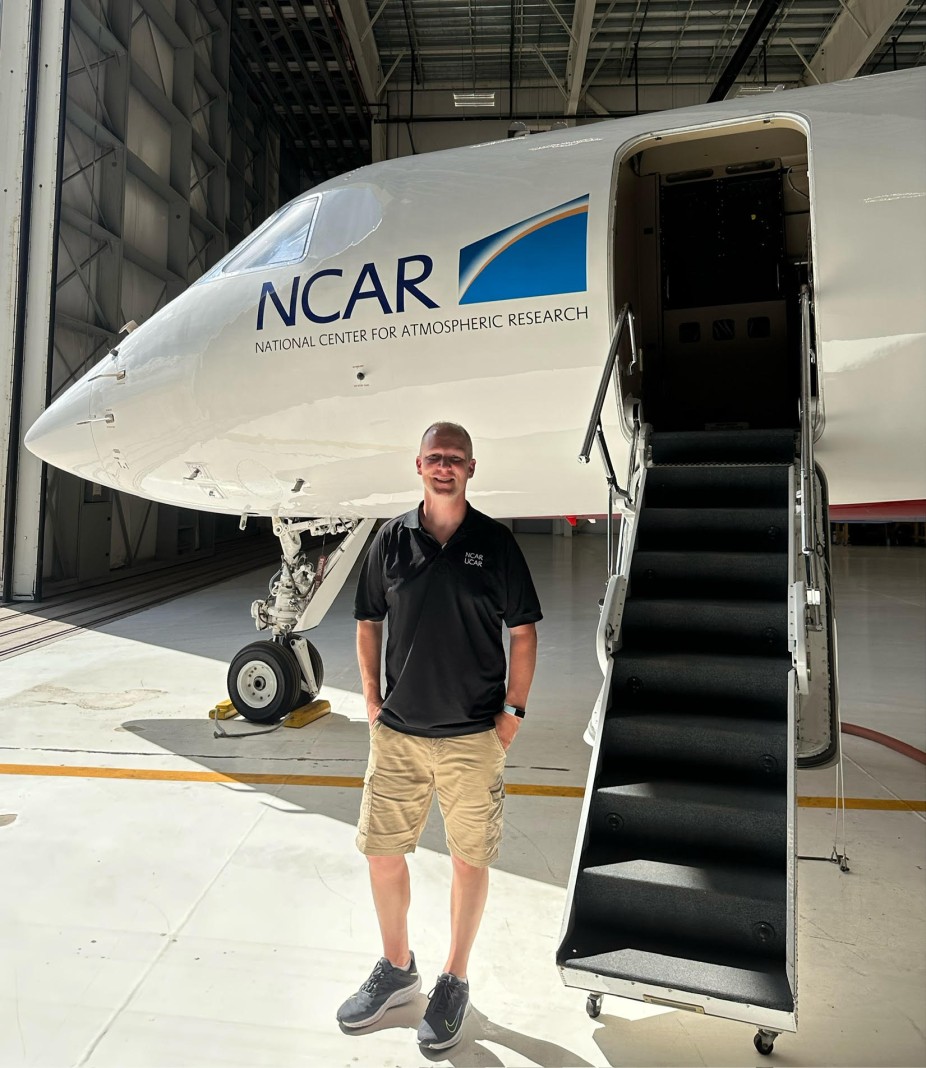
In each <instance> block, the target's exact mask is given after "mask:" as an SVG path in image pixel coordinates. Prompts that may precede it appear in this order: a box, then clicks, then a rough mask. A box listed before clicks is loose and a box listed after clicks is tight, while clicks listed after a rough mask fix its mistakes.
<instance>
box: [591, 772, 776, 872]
mask: <svg viewBox="0 0 926 1068" xmlns="http://www.w3.org/2000/svg"><path fill="white" fill-rule="evenodd" d="M626 779H627V781H611V782H600V783H599V784H598V785H597V786H596V787H595V791H594V793H593V795H592V802H591V808H590V812H589V821H588V827H589V834H590V838H589V845H588V847H587V848H588V851H589V855H591V853H592V852H594V851H597V850H599V849H600V850H602V851H608V850H610V851H612V852H613V853H614V855H615V856H616V855H617V854H618V853H619V854H624V853H627V852H637V853H642V854H643V855H646V856H652V855H653V853H654V852H655V853H658V854H659V855H660V856H664V855H670V856H671V857H672V859H673V860H674V859H678V860H681V859H683V858H684V857H686V856H687V857H699V858H701V859H705V858H707V857H712V858H715V859H718V858H721V857H726V858H727V859H728V860H730V861H732V862H735V863H739V864H742V863H748V862H758V863H762V864H768V865H773V864H780V865H782V867H783V865H784V863H785V851H786V848H787V823H788V821H787V796H786V786H785V784H783V783H778V784H774V785H765V786H764V787H755V786H742V785H738V784H737V785H731V784H727V783H718V782H714V783H712V782H679V781H672V780H667V779H654V780H650V781H643V780H642V779H640V778H636V777H634V776H633V772H632V770H630V771H628V773H627V777H626Z"/></svg>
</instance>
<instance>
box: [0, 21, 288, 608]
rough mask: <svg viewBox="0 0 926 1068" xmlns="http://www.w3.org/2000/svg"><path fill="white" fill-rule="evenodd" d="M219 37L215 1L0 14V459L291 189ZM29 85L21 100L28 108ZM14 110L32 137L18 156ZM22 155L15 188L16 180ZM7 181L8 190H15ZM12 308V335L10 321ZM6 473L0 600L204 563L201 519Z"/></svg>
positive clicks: (67, 483) (265, 118)
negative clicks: (2, 342)
mask: <svg viewBox="0 0 926 1068" xmlns="http://www.w3.org/2000/svg"><path fill="white" fill-rule="evenodd" d="M232 17H233V13H232V10H231V3H230V0H214V2H213V0H210V2H209V3H199V2H196V0H131V2H126V0H32V3H31V4H29V5H27V4H20V5H11V4H4V5H3V7H2V8H0V54H2V63H3V70H4V71H8V70H12V71H13V72H14V73H13V74H11V75H8V76H7V78H6V79H4V82H5V83H6V84H4V85H3V89H4V90H5V91H4V94H3V98H4V101H5V102H6V101H9V102H10V103H9V106H6V105H5V106H4V108H3V112H4V116H3V123H4V126H3V127H2V128H0V131H2V134H3V142H2V143H3V144H4V146H12V147H13V151H12V152H11V153H10V155H9V157H7V159H6V161H5V163H4V164H3V166H4V168H5V169H7V170H8V172H9V173H5V174H4V179H5V180H4V183H3V186H4V189H5V192H4V212H5V217H7V218H10V219H11V220H14V221H15V225H11V231H10V232H8V233H9V239H10V242H11V245H12V253H13V254H11V255H9V256H5V257H4V263H3V268H2V273H0V298H2V301H3V304H2V311H0V314H2V315H3V316H5V319H4V322H3V323H2V324H0V326H2V327H6V328H7V330H6V336H10V337H12V336H14V335H16V336H18V334H17V331H18V332H19V334H21V335H22V336H23V338H24V346H21V348H22V351H21V352H18V353H17V351H16V346H14V351H13V352H11V353H4V354H3V355H2V356H0V380H2V389H3V393H2V395H0V398H2V403H0V409H2V410H0V442H2V446H3V448H6V445H7V443H8V441H9V440H10V437H11V435H12V437H13V438H14V439H17V438H18V439H20V440H21V434H22V432H24V431H25V429H27V428H28V425H29V423H30V422H31V420H32V419H33V418H35V417H36V416H37V415H38V414H39V412H40V411H41V410H42V409H43V408H44V407H45V405H46V403H47V402H50V401H51V400H53V399H54V398H55V397H56V396H58V395H59V394H60V393H61V392H63V391H64V390H65V389H66V388H67V387H68V386H69V385H70V384H71V383H72V382H74V381H75V380H76V379H78V378H79V377H81V376H82V375H83V374H84V373H85V372H86V371H87V370H88V369H89V368H90V367H92V366H94V365H95V364H96V363H97V362H98V361H100V360H101V359H103V358H104V357H105V355H106V354H107V353H108V352H109V351H110V350H111V349H112V347H113V345H114V344H115V343H116V341H117V340H118V337H119V336H120V331H121V329H122V327H123V326H124V324H126V323H129V322H130V321H131V320H135V321H137V322H142V321H143V320H145V319H147V318H148V317H150V316H151V315H152V314H153V313H154V312H155V311H157V310H158V309H159V308H161V307H163V305H165V304H166V303H168V302H169V301H170V300H172V299H173V298H174V297H175V296H176V295H177V294H178V293H180V292H181V291H182V290H184V289H185V288H186V287H187V286H188V285H189V284H190V283H191V282H193V281H195V280H196V278H198V277H199V276H200V275H201V274H203V273H204V272H205V271H207V270H208V269H209V268H210V267H211V266H212V265H213V264H214V263H215V262H216V261H217V260H218V259H220V258H221V256H222V255H224V253H225V252H226V251H227V249H228V248H229V247H230V246H232V245H234V244H236V243H237V242H238V241H239V240H240V239H241V238H242V237H243V236H244V235H245V234H247V233H249V232H250V231H251V230H252V229H253V228H254V227H255V226H256V225H258V224H259V223H260V222H261V221H262V220H263V219H264V218H265V217H266V216H267V215H268V214H269V213H270V212H272V211H274V210H275V209H276V207H277V206H278V205H279V203H280V201H281V199H283V200H286V199H289V198H290V197H291V196H293V195H295V194H296V193H297V192H299V191H300V189H301V188H302V187H303V186H304V184H305V175H304V174H302V173H301V172H300V170H299V167H298V164H296V163H295V161H294V160H293V159H292V158H288V157H287V153H286V148H285V145H283V144H282V139H281V134H280V126H279V124H278V123H277V122H276V121H275V117H274V116H273V114H272V112H270V111H269V109H268V108H267V107H266V105H265V103H264V102H263V101H262V100H261V99H260V97H259V92H258V89H257V86H256V85H254V84H252V79H251V74H250V72H249V66H248V64H247V63H246V62H244V61H243V60H242V58H241V57H240V56H238V55H236V54H235V51H234V50H233V49H232V47H231V35H232V26H231V19H232ZM30 42H33V48H32V51H31V52H30ZM36 61H37V66H35V64H36ZM62 64H64V68H65V70H66V75H65V76H64V77H62ZM30 70H32V71H33V74H34V75H35V77H36V78H38V81H39V83H40V84H37V85H36V91H35V93H33V94H31V95H30V90H29V86H30V84H31V82H30ZM33 80H35V79H33ZM8 94H9V95H8ZM30 101H31V106H32V107H33V110H35V111H36V114H37V121H38V122H39V124H40V132H39V133H38V135H37V136H35V138H34V141H30V137H31V136H32V135H31V134H30V129H31V127H30V120H29V108H30ZM31 147H34V150H35V167H34V168H33V169H32V171H31V172H30V169H29V168H28V167H24V166H23V161H24V159H26V157H28V156H29V152H30V148H31ZM26 161H27V162H28V160H26ZM56 167H57V168H58V169H59V174H58V176H57V180H56V173H55V171H56ZM17 171H18V172H19V173H20V174H21V175H24V176H25V180H24V181H22V182H20V183H19V186H18V187H17V185H16V182H15V176H16V173H17ZM30 178H31V180H30ZM6 179H10V180H9V181H7V180H6ZM21 219H22V220H25V225H26V228H27V229H26V231H25V237H26V241H25V242H24V243H23V251H24V258H25V268H24V273H23V275H22V278H20V276H19V274H18V273H17V270H16V268H17V265H18V263H19V258H18V252H19V246H20V236H21V234H20V229H21V223H20V220H21ZM30 224H31V226H30ZM30 272H31V273H30ZM43 279H44V282H43ZM52 279H53V280H54V283H53V284H52ZM24 291H27V292H28V297H29V300H30V301H31V305H30V308H31V312H30V314H29V315H28V316H27V315H26V314H25V309H24V308H19V307H18V295H20V294H21V293H22V292H24ZM17 360H19V366H18V367H17V365H16V361H17ZM2 361H6V362H5V363H4V362H2ZM17 376H18V378H17ZM17 381H18V383H19V384H18V385H17ZM21 389H22V390H23V392H22V395H21V396H20V390H21ZM20 412H21V418H20V419H19V422H20V423H21V426H20V427H16V426H15V424H16V422H17V414H18V413H20ZM17 430H18V431H19V433H17V432H16V431H17ZM4 458H5V457H4ZM9 459H10V461H11V472H10V473H9V474H8V477H7V478H6V479H5V480H4V483H3V493H2V496H3V497H4V504H5V508H4V510H3V513H2V514H3V516H5V517H6V519H7V525H6V532H5V536H4V539H3V545H4V547H5V549H6V552H5V553H4V561H3V562H4V567H3V573H4V578H5V580H6V581H5V583H4V591H3V593H4V599H13V598H22V599H31V598H33V597H36V596H38V595H40V594H41V592H42V590H43V589H44V591H45V593H46V594H47V593H48V592H49V591H54V590H56V589H63V588H68V587H70V586H75V585H82V584H86V583H89V582H92V581H94V580H99V579H101V578H103V577H105V576H107V575H109V573H110V572H111V571H113V570H120V571H122V572H128V571H131V570H132V569H133V568H136V567H139V566H142V565H144V564H150V563H151V562H152V561H159V562H169V561H171V560H173V559H177V558H180V557H187V556H190V555H195V554H197V553H200V554H202V553H208V552H209V551H211V549H212V546H213V544H214V542H215V539H216V535H217V529H216V519H215V518H214V517H212V516H206V515H202V514H200V513H196V512H192V511H189V512H187V511H183V510H180V509H176V508H168V507H166V506H158V505H156V504H152V503H150V502H147V501H142V500H139V499H137V498H134V497H131V496H129V495H127V494H121V493H113V492H111V491H110V490H108V489H106V488H105V487H101V486H94V485H92V484H89V483H85V482H82V481H81V480H79V479H76V478H74V477H72V476H70V475H66V474H63V473H61V472H59V471H56V470H54V469H51V468H49V469H47V472H46V473H44V474H43V471H42V466H41V465H40V464H39V463H38V462H37V461H36V460H35V459H34V458H33V457H31V455H30V454H29V453H28V452H27V451H25V450H23V449H21V448H20V449H19V450H18V452H16V453H14V454H12V455H11V456H10V457H9ZM14 495H15V496H14ZM14 505H15V507H14ZM222 518H223V517H219V530H218V534H219V536H221V534H222V530H223V527H222ZM227 526H229V534H231V533H232V532H233V531H234V530H236V529H237V523H236V522H233V523H231V524H227Z"/></svg>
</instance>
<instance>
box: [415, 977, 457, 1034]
mask: <svg viewBox="0 0 926 1068" xmlns="http://www.w3.org/2000/svg"><path fill="white" fill-rule="evenodd" d="M428 997H429V999H430V1000H429V1002H428V1008H427V1011H426V1012H425V1014H424V1019H423V1020H422V1021H421V1026H420V1027H419V1028H418V1042H419V1044H420V1045H422V1046H424V1047H425V1049H447V1047H448V1046H455V1045H456V1044H457V1042H459V1041H460V1038H461V1036H462V1034H463V1020H464V1019H465V1017H466V1014H467V1013H468V1012H469V983H468V982H467V981H466V980H465V979H458V978H457V977H456V976H455V975H451V974H450V973H449V972H441V974H440V975H439V976H438V977H437V982H436V983H435V984H434V989H433V990H432V991H431V993H430V994H429V995H428Z"/></svg>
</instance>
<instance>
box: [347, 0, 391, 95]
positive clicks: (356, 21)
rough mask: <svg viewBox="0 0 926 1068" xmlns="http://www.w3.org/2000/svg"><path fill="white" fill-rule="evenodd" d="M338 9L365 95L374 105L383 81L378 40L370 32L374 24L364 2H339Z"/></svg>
mask: <svg viewBox="0 0 926 1068" xmlns="http://www.w3.org/2000/svg"><path fill="white" fill-rule="evenodd" d="M338 7H339V9H340V12H341V19H342V20H343V22H344V29H345V30H346V31H347V40H348V41H349V42H350V47H351V51H352V52H353V53H354V62H355V63H356V64H357V74H358V75H359V77H360V84H361V85H362V86H363V95H364V96H365V97H366V99H367V101H368V102H369V103H371V104H374V103H376V102H377V100H378V99H379V92H378V87H379V85H380V83H381V82H382V81H383V68H382V64H381V63H380V59H379V50H378V49H377V47H376V40H375V38H374V36H373V34H372V33H371V32H370V31H371V30H372V28H373V24H372V22H371V21H370V15H369V12H368V11H367V6H366V4H365V3H362V0H338ZM380 10H382V8H381V9H380Z"/></svg>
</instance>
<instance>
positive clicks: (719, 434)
mask: <svg viewBox="0 0 926 1068" xmlns="http://www.w3.org/2000/svg"><path fill="white" fill-rule="evenodd" d="M795 442H796V433H795V431H794V430H792V429H785V430H681V431H663V432H661V433H654V434H653V435H652V438H651V444H652V458H653V463H655V464H691V463H769V464H771V463H784V464H791V463H794V455H795Z"/></svg>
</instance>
